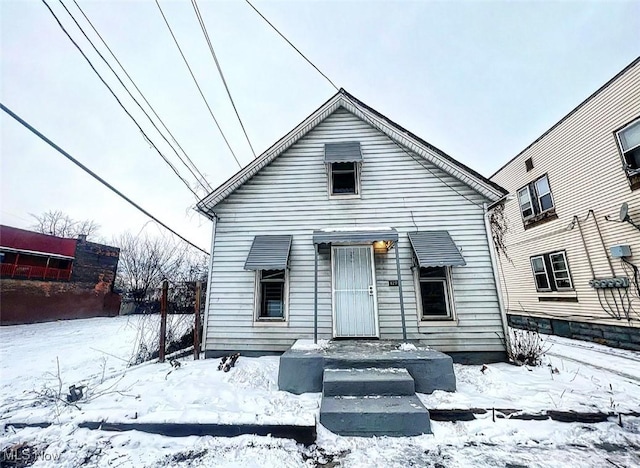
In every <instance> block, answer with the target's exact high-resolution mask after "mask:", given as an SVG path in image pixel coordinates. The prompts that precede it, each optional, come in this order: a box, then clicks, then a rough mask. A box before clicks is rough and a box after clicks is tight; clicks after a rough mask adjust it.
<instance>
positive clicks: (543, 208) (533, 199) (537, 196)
mask: <svg viewBox="0 0 640 468" xmlns="http://www.w3.org/2000/svg"><path fill="white" fill-rule="evenodd" d="M518 203H519V204H520V213H522V219H523V220H525V221H527V220H530V219H532V218H536V216H537V215H540V214H543V213H549V212H551V211H552V210H553V208H554V203H553V195H552V194H551V186H550V185H549V178H548V177H547V175H546V174H545V175H543V176H542V177H539V178H538V179H536V180H534V181H533V182H531V183H530V184H528V185H526V186H524V187H522V188H521V189H520V190H518Z"/></svg>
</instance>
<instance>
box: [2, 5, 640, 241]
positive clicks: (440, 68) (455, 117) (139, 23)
mask: <svg viewBox="0 0 640 468" xmlns="http://www.w3.org/2000/svg"><path fill="white" fill-rule="evenodd" d="M47 2H48V3H49V4H50V5H51V7H52V9H53V10H54V11H55V12H56V14H57V15H58V16H59V17H60V19H61V21H62V23H63V24H64V25H65V27H66V28H67V29H68V31H69V32H70V34H71V35H72V36H73V37H74V39H76V41H77V42H78V44H79V45H80V46H81V47H82V49H83V50H85V51H86V53H87V54H88V56H89V57H90V59H91V60H92V61H93V62H94V64H95V65H96V67H97V69H98V70H99V71H100V73H101V74H103V76H104V77H105V79H106V80H107V82H108V83H109V84H110V85H111V86H112V87H113V89H114V91H115V92H116V93H117V94H118V96H119V97H120V98H121V100H122V102H123V103H124V105H125V106H126V107H127V108H128V109H130V111H131V112H132V114H133V115H134V116H135V117H136V119H137V120H138V122H139V123H140V124H141V125H142V126H143V128H144V129H145V131H146V132H147V133H148V135H149V137H150V138H151V139H152V140H153V141H154V142H155V143H156V144H157V145H158V147H159V148H160V149H161V150H162V152H163V153H164V154H165V155H166V156H167V157H168V158H171V161H172V163H173V164H174V165H175V166H176V167H177V168H178V169H179V171H180V172H181V174H183V176H184V177H185V178H188V180H189V182H190V183H192V184H195V180H194V179H193V177H191V175H190V174H189V173H188V171H187V170H186V168H184V167H183V166H181V165H180V163H179V162H178V161H177V159H176V158H175V155H174V154H173V153H172V152H171V150H170V149H169V148H168V147H167V146H166V144H164V145H163V144H161V143H163V140H162V139H161V138H160V137H159V136H158V134H157V133H155V131H154V130H153V129H152V127H151V126H150V124H148V122H146V121H145V118H144V116H143V115H142V114H141V113H140V112H138V111H136V110H135V107H134V104H133V102H132V101H131V100H130V99H127V97H126V96H125V92H124V91H123V89H122V88H121V87H120V86H119V84H118V83H117V81H116V80H115V78H113V76H112V75H109V71H108V69H107V68H106V67H105V66H104V65H103V64H102V63H101V62H100V60H99V58H98V56H97V55H96V54H95V53H93V51H92V50H91V48H90V45H89V44H88V42H87V41H86V40H84V38H83V37H82V36H81V33H80V31H79V30H78V29H77V27H76V26H75V25H74V23H73V22H72V20H71V19H70V17H69V16H68V15H67V13H66V12H65V11H64V9H63V8H62V7H61V5H60V3H59V0H47ZM64 2H65V4H66V5H67V7H68V8H69V9H70V11H71V12H72V13H73V14H74V16H76V17H77V19H78V20H79V21H80V20H81V19H82V21H81V22H80V24H81V25H82V26H83V27H85V29H86V30H87V31H90V28H89V27H88V25H87V23H86V21H84V19H83V18H82V15H81V14H80V12H79V10H78V9H77V8H76V6H75V4H74V3H73V1H68V0H64ZM78 3H79V4H80V6H81V7H82V9H83V10H84V11H85V13H86V14H87V16H88V17H89V19H90V20H91V21H92V22H93V24H94V26H95V27H96V28H97V30H98V31H99V32H100V33H101V34H102V36H103V38H104V39H105V40H106V42H107V43H108V44H109V46H110V47H111V49H112V50H113V51H114V52H115V54H116V56H117V57H118V59H119V60H120V62H121V63H122V64H123V65H124V67H125V68H126V69H127V71H128V72H129V74H130V75H131V77H132V78H133V79H134V81H135V82H136V84H137V85H138V87H139V88H140V89H141V90H142V92H143V93H144V94H145V96H146V97H147V99H148V100H149V101H150V102H151V104H152V105H153V106H154V108H155V110H156V111H157V112H158V114H159V115H160V117H161V118H162V119H163V120H164V122H165V123H166V124H167V126H168V127H169V129H170V130H171V131H172V133H173V134H174V135H175V137H176V139H177V140H178V142H179V143H180V144H181V146H182V147H183V148H184V149H185V151H186V152H187V154H188V155H189V157H190V158H191V159H192V160H193V161H194V162H195V164H196V165H197V166H198V168H199V169H200V170H201V171H202V172H203V173H205V174H206V176H207V179H208V181H209V183H210V184H211V185H212V186H213V187H216V186H217V185H219V184H220V183H222V182H224V181H225V180H226V179H227V178H228V177H230V176H231V175H233V174H234V173H235V172H236V171H237V170H238V169H239V167H238V165H237V164H236V163H235V161H234V159H233V157H232V155H231V153H230V152H229V150H228V148H227V147H226V145H225V144H224V142H223V140H222V137H221V136H220V133H219V132H218V130H217V128H216V127H215V125H214V123H213V120H212V119H211V116H210V115H209V113H208V111H207V109H206V107H205V105H204V102H203V100H202V99H201V97H200V96H199V94H198V91H197V89H196V87H195V85H194V84H193V82H192V80H191V77H190V76H189V74H188V71H187V69H186V67H185V65H184V63H183V62H182V59H181V58H180V55H179V53H178V51H177V49H176V47H175V45H174V43H173V42H172V40H171V36H170V35H169V32H168V30H167V28H166V26H165V24H164V22H163V20H162V17H161V16H160V12H159V10H158V8H157V7H156V5H155V3H154V2H153V1H152V0H138V1H85V0H78ZM160 3H161V5H162V6H163V8H164V11H165V14H166V15H167V18H168V20H169V22H170V23H171V25H172V26H173V28H174V32H175V34H176V36H177V37H178V40H179V41H180V43H181V46H182V47H183V50H184V52H185V54H186V56H187V58H188V60H189V61H190V64H191V66H192V68H193V70H194V73H195V74H196V76H197V78H198V79H199V81H200V84H201V86H202V88H203V92H204V94H205V96H206V97H207V99H208V100H209V103H210V105H211V107H212V109H213V112H214V114H215V116H216V118H217V119H218V121H219V122H220V125H221V126H222V129H223V131H224V132H225V134H226V135H227V138H228V139H229V141H230V143H231V146H232V148H233V149H234V151H235V153H236V155H237V156H238V158H239V160H240V162H241V163H242V165H246V164H248V163H249V162H250V161H251V160H252V158H253V155H252V154H251V151H250V149H249V146H248V145H247V143H246V140H245V139H244V136H243V134H242V132H241V129H240V126H239V124H238V121H237V119H236V118H235V115H234V113H233V109H232V107H231V105H230V103H229V100H228V98H227V96H226V93H225V91H224V87H223V85H222V82H221V80H220V78H219V76H218V74H217V71H216V68H215V65H214V62H213V59H212V58H211V55H210V54H209V51H208V48H207V46H206V42H205V40H204V37H203V35H202V32H201V31H200V28H199V26H198V22H197V19H196V16H195V14H194V11H193V9H192V7H191V3H190V2H189V1H186V0H185V1H167V0H160ZM199 5H200V9H201V12H202V16H203V18H204V20H205V23H206V25H207V27H208V31H209V35H210V37H211V41H212V43H213V46H214V48H215V51H216V54H217V55H218V59H219V61H220V64H221V66H222V69H223V72H224V73H225V76H226V79H227V82H228V85H229V88H230V90H231V93H232V96H233V97H234V99H235V102H236V105H237V108H238V111H239V113H240V117H241V118H242V119H243V122H244V125H245V128H246V130H247V132H248V135H249V138H250V140H251V143H252V144H253V146H254V148H255V149H256V151H257V152H258V153H261V152H262V151H264V150H265V149H266V148H268V147H269V146H270V145H271V144H272V143H273V142H275V141H276V140H278V139H279V138H280V137H281V136H283V135H284V134H285V133H287V132H288V131H289V130H291V129H292V128H293V127H294V126H295V125H297V124H298V123H299V122H300V121H301V120H303V119H304V118H305V117H306V116H307V115H309V114H310V113H311V112H312V111H314V110H315V109H316V108H317V107H318V106H320V105H321V104H322V103H323V102H324V101H325V100H327V99H328V98H329V97H331V96H332V95H333V94H334V93H335V89H333V88H332V87H331V85H330V84H329V83H328V82H326V81H325V80H324V78H322V76H320V75H319V74H318V73H317V72H316V71H315V70H313V69H312V68H311V67H310V66H309V65H308V64H307V63H306V62H304V61H303V60H302V59H301V58H300V57H299V56H298V55H297V54H296V53H295V51H293V49H291V48H290V46H288V45H287V44H286V43H285V42H284V41H283V40H282V39H281V38H280V37H278V36H277V35H276V34H275V33H274V31H273V30H271V29H270V28H269V27H268V25H266V23H264V21H263V20H262V19H261V18H260V17H259V16H258V15H257V14H256V13H255V12H254V11H253V10H252V9H251V8H250V7H249V5H248V4H246V3H245V2H244V1H234V2H231V1H225V2H222V1H205V0H199ZM254 5H255V6H256V7H257V8H258V9H260V10H261V11H262V13H263V14H264V15H265V16H266V17H267V18H268V19H269V20H270V21H271V22H272V23H274V24H275V25H276V26H277V27H278V28H279V29H280V30H281V31H282V32H283V34H284V35H285V36H287V37H288V38H289V39H290V40H291V41H292V42H293V43H294V44H295V45H296V46H297V47H298V48H299V49H300V50H302V51H303V52H304V53H305V54H306V55H307V56H308V57H309V58H310V59H311V60H312V61H313V62H314V63H315V64H316V65H317V66H318V67H319V68H320V69H321V70H322V71H323V72H324V73H325V74H327V75H328V76H329V77H330V78H331V79H332V80H333V81H334V82H335V83H336V84H337V85H338V86H339V87H344V88H345V89H346V90H347V91H349V92H350V93H352V94H353V95H355V96H356V97H357V98H358V99H360V100H362V101H364V102H365V103H367V104H368V105H370V106H372V107H373V108H375V109H377V110H378V111H380V112H382V113H383V114H385V115H386V116H387V117H389V118H390V119H392V120H394V121H396V122H398V123H399V124H400V125H402V126H404V127H405V128H407V129H409V130H410V131H412V132H413V133H416V134H417V135H419V136H421V137H422V138H424V139H425V140H427V141H429V142H430V143H432V144H433V145H435V146H437V147H439V148H440V149H442V150H444V151H445V152H447V153H448V154H450V155H451V156H453V157H454V158H457V159H458V160H460V161H461V162H463V163H465V164H467V165H468V166H470V167H472V168H474V169H476V170H478V171H479V172H480V173H482V174H484V175H486V176H490V175H491V174H492V173H493V172H495V170H497V169H498V168H499V167H500V166H501V165H502V164H504V163H505V162H506V161H507V160H508V159H510V158H511V157H513V156H514V155H516V154H517V153H518V152H520V151H521V150H522V149H523V148H524V147H526V146H527V145H528V144H529V143H531V142H532V141H533V140H534V139H536V138H537V137H538V136H539V135H540V134H542V133H543V132H544V131H545V130H547V129H548V128H549V127H550V126H551V125H553V124H554V123H555V122H556V121H558V120H559V119H560V118H561V117H562V116H564V115H565V114H566V113H568V112H569V111H570V110H571V109H572V108H573V107H575V106H576V105H577V104H579V103H580V102H581V101H582V100H584V99H585V98H586V97H587V96H588V95H590V94H591V93H592V92H594V91H595V90H596V89H597V88H599V87H600V86H601V85H602V84H604V83H605V82H606V81H607V80H609V79H610V78H611V77H613V76H614V75H615V74H616V73H617V72H619V71H620V70H621V69H622V68H624V67H625V66H626V65H627V64H629V63H630V62H631V61H632V60H633V59H634V58H636V57H637V56H638V55H640V2H638V1H631V2H548V3H545V2H499V1H495V2H428V1H422V2H399V1H397V2H391V1H378V2H365V1H357V2H356V1H354V2H341V1H340V2H338V1H317V2H285V1H279V2H272V1H260V0H256V1H255V3H254ZM0 8H1V25H0V29H1V40H2V42H1V55H2V76H1V77H2V88H1V90H2V91H1V93H2V103H3V104H5V105H6V106H8V107H9V108H11V109H12V110H13V111H14V112H16V113H17V114H18V115H20V116H21V117H23V118H24V119H25V120H27V121H28V122H29V123H31V124H32V125H34V126H35V127H36V128H37V129H39V130H40V131H41V132H43V133H44V134H45V135H46V136H48V137H49V138H51V139H52V140H53V141H55V142H56V143H57V144H59V145H60V146H61V147H62V148H64V149H65V150H67V151H68V152H69V153H70V154H71V155H73V156H74V157H76V158H77V159H79V160H80V161H81V162H82V163H84V164H85V165H87V166H88V167H89V168H91V169H92V170H94V171H95V172H97V173H98V174H100V175H101V176H102V177H104V178H105V179H107V180H108V181H110V182H111V183H113V184H114V185H115V186H116V187H117V188H118V189H120V190H121V191H123V192H124V193H125V194H127V195H128V196H130V197H131V198H132V199H133V200H135V201H136V202H138V203H139V204H140V205H142V206H143V207H145V208H146V209H148V210H149V211H151V212H152V213H154V214H155V215H156V216H158V217H159V218H160V219H162V220H163V221H165V222H166V223H167V224H169V225H171V226H172V227H174V228H175V229H176V230H178V231H179V232H180V233H182V234H183V235H185V236H186V237H188V238H189V239H191V240H193V241H194V242H195V243H197V244H198V245H200V246H202V247H204V248H206V249H207V250H208V249H209V244H210V234H211V225H210V222H209V221H207V220H206V219H205V218H202V217H201V216H200V215H198V214H197V213H195V212H194V211H193V209H192V208H193V205H194V203H195V201H196V198H195V197H194V196H193V194H191V193H190V192H189V190H188V189H187V188H186V187H185V186H184V185H183V184H182V182H180V180H178V178H177V177H176V176H175V175H174V173H173V172H172V171H171V169H170V168H169V167H168V166H167V165H166V164H165V163H164V162H163V161H162V160H161V158H160V157H159V156H158V154H157V153H156V152H155V150H153V149H152V148H151V146H150V145H149V144H148V143H147V142H146V141H145V140H144V138H143V136H142V134H141V133H140V131H139V130H138V129H137V128H136V126H135V125H134V124H133V122H132V121H131V120H130V119H129V118H128V117H127V116H126V114H125V113H124V112H123V111H122V109H121V108H120V107H119V106H118V104H117V102H116V101H115V99H114V98H113V97H112V96H111V95H110V93H109V92H108V90H107V88H106V87H105V86H104V85H103V84H102V83H101V82H100V81H99V79H98V77H97V76H96V75H95V74H94V73H93V72H92V70H91V69H90V68H89V66H88V65H87V63H86V62H85V61H84V59H83V58H82V56H81V55H80V53H79V52H78V51H77V50H76V49H75V48H74V46H73V45H72V43H71V42H70V41H69V40H68V38H67V37H66V36H65V35H64V33H63V32H62V30H61V29H60V28H59V26H58V25H57V23H56V22H55V20H54V18H53V16H52V15H51V14H50V13H49V11H48V10H47V8H46V7H45V5H44V4H43V3H42V2H41V1H35V0H34V1H8V0H3V1H1V2H0ZM90 37H91V38H92V39H96V37H95V35H94V34H91V35H90ZM96 44H97V45H99V46H100V45H101V44H100V43H99V42H98V41H97V40H96ZM101 50H104V49H103V48H102V47H101ZM107 57H108V56H107ZM0 125H1V138H2V147H1V149H2V167H1V172H2V174H1V183H2V189H1V190H2V192H1V195H2V200H1V218H0V220H1V222H2V223H3V224H9V225H13V226H17V227H28V226H29V225H30V224H32V222H33V220H32V219H31V218H30V216H29V213H42V212H44V211H46V210H49V209H53V210H63V211H65V212H67V213H69V214H70V215H71V216H72V217H75V218H83V219H84V218H91V219H94V220H96V221H97V222H98V223H99V224H100V225H101V226H102V235H103V236H104V237H105V238H107V239H109V238H110V237H111V236H112V235H114V234H117V233H118V232H121V231H124V230H130V231H133V232H138V231H140V230H141V229H142V228H143V226H144V227H145V229H146V230H148V231H149V232H150V233H158V232H160V230H159V229H158V228H157V227H154V226H153V223H149V224H147V225H146V226H145V223H146V222H147V219H146V218H145V217H144V216H143V215H141V214H139V213H138V212H137V211H136V210H135V209H134V208H132V207H130V206H129V205H127V203H126V202H124V201H122V200H121V199H119V198H118V197H117V196H116V195H114V194H112V193H111V192H109V191H108V190H107V189H106V188H104V187H103V186H101V185H100V184H99V183H97V182H96V181H94V180H93V179H91V178H90V177H88V176H87V175H86V174H85V173H83V172H82V171H81V170H80V169H78V168H77V167H75V166H74V165H73V164H72V163H70V162H69V161H68V160H66V159H64V158H63V157H62V156H60V155H59V154H58V153H56V152H55V151H54V150H53V149H51V148H50V147H48V146H47V145H46V144H45V143H43V142H42V141H40V140H38V139H37V138H36V137H35V136H34V135H33V134H31V133H30V132H28V131H27V130H26V129H25V128H23V127H21V126H20V125H19V124H18V123H16V122H15V121H13V120H12V119H11V118H10V117H8V116H6V114H4V113H2V116H1V117H0ZM194 187H195V185H194ZM200 195H204V192H202V191H201V192H200Z"/></svg>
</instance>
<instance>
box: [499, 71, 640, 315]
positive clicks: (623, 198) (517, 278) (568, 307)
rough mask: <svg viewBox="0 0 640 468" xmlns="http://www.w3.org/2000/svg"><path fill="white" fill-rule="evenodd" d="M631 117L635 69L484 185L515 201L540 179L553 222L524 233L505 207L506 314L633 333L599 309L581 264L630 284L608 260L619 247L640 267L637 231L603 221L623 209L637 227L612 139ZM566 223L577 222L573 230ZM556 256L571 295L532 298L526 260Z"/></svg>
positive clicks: (635, 195)
mask: <svg viewBox="0 0 640 468" xmlns="http://www.w3.org/2000/svg"><path fill="white" fill-rule="evenodd" d="M568 110H569V109H567V111H568ZM638 116H640V63H635V64H634V65H633V66H632V67H630V68H629V69H627V70H626V71H625V72H624V73H623V74H621V75H620V76H618V77H617V78H616V79H615V80H614V81H612V82H611V83H610V84H609V85H608V86H607V87H606V88H604V89H602V90H601V91H600V92H599V93H598V94H596V95H594V96H593V97H592V98H591V99H589V100H588V101H587V102H585V103H584V104H583V105H582V106H581V107H580V108H578V109H577V110H575V112H573V113H572V114H571V115H569V116H568V117H567V118H566V119H565V120H563V121H561V122H560V123H558V124H557V125H556V126H555V127H554V128H552V129H551V130H550V131H549V132H548V133H546V134H545V135H543V136H541V137H540V139H539V140H537V141H536V142H534V143H533V144H532V145H531V146H530V147H528V148H527V149H526V150H525V151H523V152H522V153H521V154H519V155H518V156H517V157H516V158H515V159H514V160H513V161H511V162H509V163H508V164H507V165H506V166H505V167H504V168H502V169H501V170H500V171H499V172H498V173H496V174H495V175H494V176H493V177H492V178H491V180H492V181H494V182H496V183H498V184H500V185H502V186H503V187H505V188H506V189H507V190H509V192H510V193H512V194H514V195H515V194H516V193H517V191H518V190H519V189H520V188H521V187H523V186H525V185H527V184H529V183H530V182H532V181H534V180H536V179H538V178H539V177H542V176H543V175H545V174H548V177H549V181H550V184H551V190H552V192H553V202H554V208H555V212H556V215H557V217H558V218H557V219H554V220H550V221H547V222H545V223H543V224H539V225H536V226H533V227H530V228H529V229H526V230H525V228H524V226H523V223H522V222H521V220H520V218H521V215H520V206H519V203H518V201H517V200H513V201H507V202H506V203H505V210H504V214H505V217H506V219H507V222H508V226H509V227H508V231H507V233H506V236H505V238H504V241H505V244H506V248H507V253H508V256H509V260H507V259H506V258H505V256H504V255H501V256H500V264H501V267H500V270H499V271H500V276H501V283H502V288H503V291H504V294H503V297H504V298H505V301H506V304H505V306H506V308H507V309H508V312H509V313H511V314H514V315H533V316H537V317H542V318H559V319H563V318H564V319H566V320H572V321H585V322H589V323H600V324H609V325H617V326H633V327H638V322H637V321H635V322H634V321H632V322H628V321H626V320H616V319H614V318H613V317H611V316H609V315H608V314H607V313H606V312H605V311H604V310H603V309H602V307H601V304H600V302H599V301H598V296H597V293H596V291H595V290H594V289H593V288H591V287H590V286H589V280H590V279H591V278H592V274H591V269H590V267H589V263H588V257H589V258H590V259H591V262H592V264H593V270H594V274H595V276H596V277H597V278H607V277H612V276H626V277H631V276H632V275H633V274H632V273H631V269H630V268H629V267H628V266H627V265H625V264H623V263H622V262H621V261H620V260H619V259H611V258H610V254H609V248H610V247H611V246H612V245H617V244H627V245H630V246H631V252H632V254H633V257H632V258H630V259H629V260H630V261H632V262H634V263H635V264H636V265H638V264H640V235H638V230H637V229H635V228H634V227H633V226H631V225H630V224H629V223H619V222H614V221H607V220H606V219H605V217H610V219H613V220H615V219H617V217H618V213H619V212H620V205H621V204H622V203H623V202H627V203H628V205H629V215H630V216H631V218H632V219H636V220H640V189H636V190H631V188H630V185H629V179H628V176H627V174H626V172H625V168H624V165H623V163H622V159H621V153H620V149H619V143H618V135H619V134H618V133H617V132H618V131H619V130H620V129H623V128H625V126H626V125H628V124H629V123H632V122H634V121H635V120H636V119H638ZM529 158H532V159H533V161H535V165H534V167H533V169H532V170H530V171H528V172H527V171H526V168H525V161H526V160H527V159H529ZM514 198H516V197H514ZM590 210H593V211H592V212H590ZM574 217H578V219H579V222H580V228H579V227H578V225H577V222H575V219H576V218H574ZM596 223H597V224H596ZM580 230H582V235H583V236H584V244H583V241H582V236H581V234H580ZM599 232H600V233H601V234H602V241H601V239H600V234H599ZM603 243H604V245H603ZM585 245H586V247H585ZM558 251H564V252H566V259H567V264H568V267H569V270H570V275H569V276H570V278H569V281H570V283H571V286H572V289H564V288H563V289H562V290H561V288H558V291H553V292H551V293H542V292H538V291H537V290H536V287H535V282H534V280H533V277H532V271H531V270H532V268H531V262H530V258H531V256H535V255H540V254H542V253H546V252H558ZM607 257H609V259H610V260H611V267H610V266H609V261H608V259H607ZM612 270H613V271H612ZM552 280H553V278H552ZM565 284H566V283H565ZM631 293H632V291H631V290H630V294H631ZM545 296H547V297H548V296H553V297H554V298H566V299H572V301H571V302H542V301H541V300H540V298H543V299H544V298H545ZM575 300H577V301H578V302H575ZM635 307H636V309H637V306H635Z"/></svg>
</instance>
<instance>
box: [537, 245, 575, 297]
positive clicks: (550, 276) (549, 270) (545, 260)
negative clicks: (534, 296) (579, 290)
mask: <svg viewBox="0 0 640 468" xmlns="http://www.w3.org/2000/svg"><path fill="white" fill-rule="evenodd" d="M552 255H562V256H563V259H564V264H565V267H566V270H554V268H553V262H552V260H551V256H552ZM536 258H541V259H542V265H543V266H544V274H545V277H546V278H547V284H548V285H549V289H540V288H539V287H538V282H537V281H536V275H541V274H542V272H539V273H536V272H535V270H534V268H533V260H534V259H536ZM529 263H530V265H531V273H532V274H533V283H534V285H535V287H536V291H538V292H545V293H548V292H560V293H562V292H567V291H575V285H574V282H573V277H572V276H571V266H570V265H569V257H568V256H567V251H566V250H564V249H563V250H553V251H551V252H548V253H543V254H538V255H532V256H531V257H529ZM556 271H566V272H567V276H568V280H569V284H570V285H571V287H569V288H564V287H562V288H561V287H558V284H557V281H556V279H557V278H556Z"/></svg>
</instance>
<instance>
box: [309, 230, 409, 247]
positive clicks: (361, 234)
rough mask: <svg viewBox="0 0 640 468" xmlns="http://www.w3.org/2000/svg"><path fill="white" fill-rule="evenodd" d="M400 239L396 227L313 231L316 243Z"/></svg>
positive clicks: (353, 242)
mask: <svg viewBox="0 0 640 468" xmlns="http://www.w3.org/2000/svg"><path fill="white" fill-rule="evenodd" d="M397 240H398V231H396V230H395V229H375V228H372V229H371V230H368V229H366V230H365V229H360V230H358V229H354V230H348V228H346V229H345V230H331V229H324V230H321V231H313V243H314V244H356V243H368V242H375V241H392V242H396V241H397Z"/></svg>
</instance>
